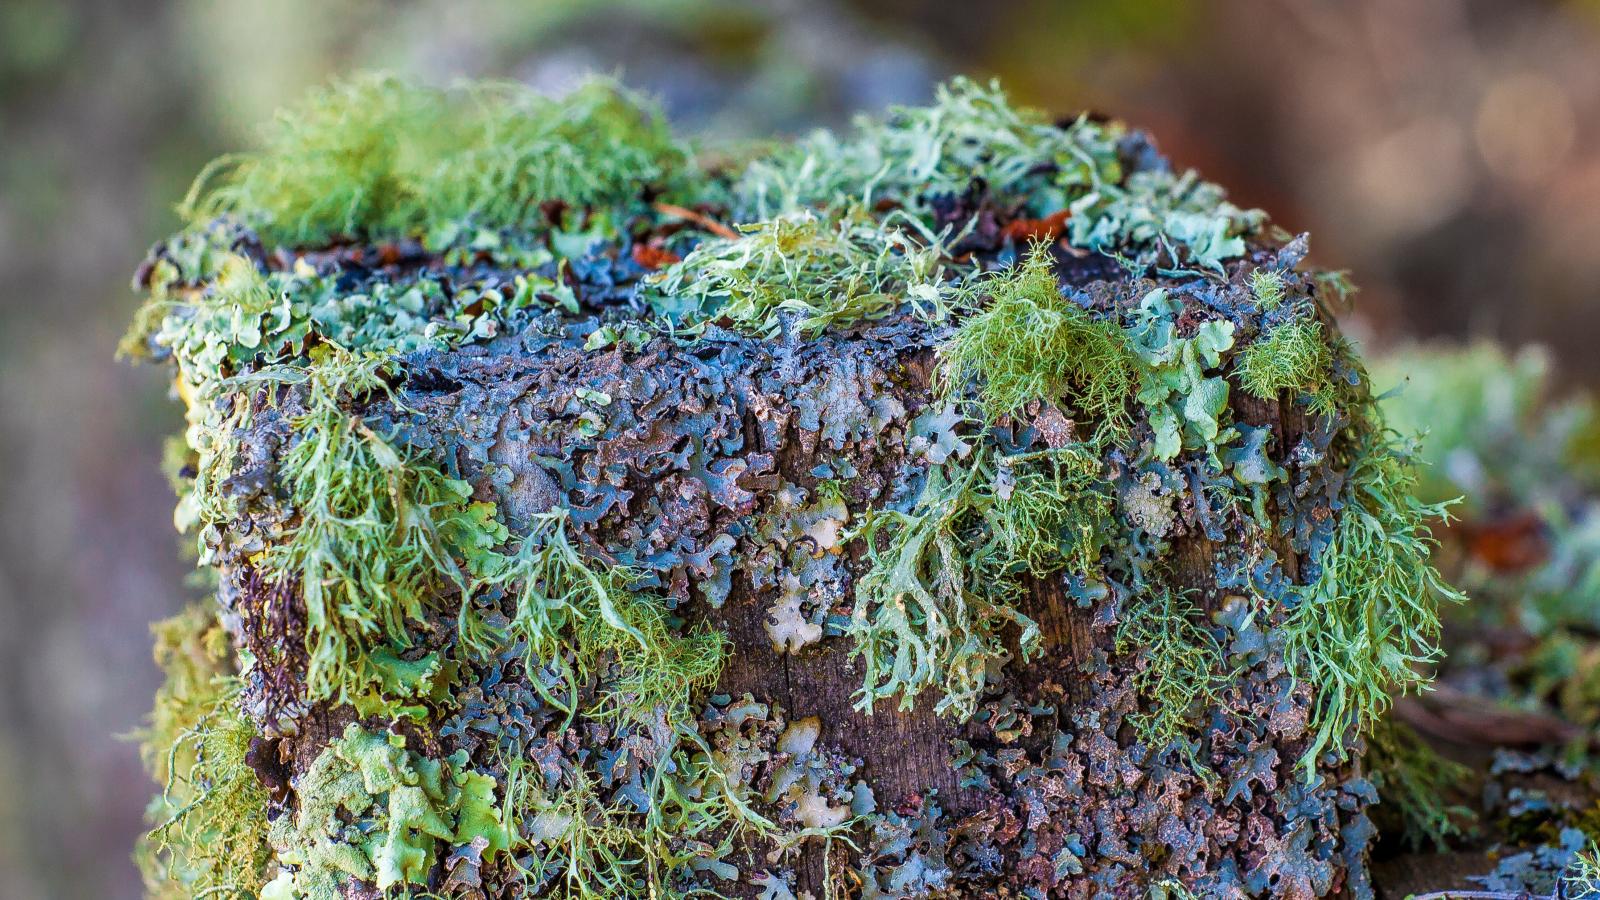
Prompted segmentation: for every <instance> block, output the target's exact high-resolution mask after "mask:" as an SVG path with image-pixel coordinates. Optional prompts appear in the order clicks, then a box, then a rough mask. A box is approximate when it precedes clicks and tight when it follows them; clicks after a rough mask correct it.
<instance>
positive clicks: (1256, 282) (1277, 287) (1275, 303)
mask: <svg viewBox="0 0 1600 900" xmlns="http://www.w3.org/2000/svg"><path fill="white" fill-rule="evenodd" d="M1250 293H1251V294H1252V295H1254V296H1255V298H1256V306H1257V307H1259V308H1260V309H1261V310H1262V311H1264V312H1272V311H1273V310H1275V309H1277V308H1278V307H1280V306H1282V305H1283V300H1284V297H1285V296H1287V294H1288V285H1287V284H1286V283H1285V282H1284V280H1283V275H1282V273H1280V272H1277V271H1275V270H1273V269H1267V268H1259V269H1255V270H1253V271H1251V273H1250Z"/></svg>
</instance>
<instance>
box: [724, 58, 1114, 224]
mask: <svg viewBox="0 0 1600 900" xmlns="http://www.w3.org/2000/svg"><path fill="white" fill-rule="evenodd" d="M1121 135H1122V131H1121V129H1120V126H1105V125H1101V124H1098V123H1095V122H1090V121H1088V120H1087V119H1080V120H1079V121H1077V122H1075V123H1073V124H1071V125H1069V126H1068V127H1066V128H1060V127H1057V126H1056V125H1055V124H1054V123H1053V122H1051V121H1049V120H1048V119H1047V118H1046V117H1045V116H1044V115H1043V114H1042V113H1040V112H1038V111H1037V110H1032V109H1026V108H1018V107H1016V106H1014V105H1012V104H1011V102H1010V101H1009V100H1008V99H1007V98H1006V96H1005V94H1004V93H1003V92H1002V91H1001V90H1000V88H999V86H998V85H997V84H994V83H990V84H988V85H984V84H980V83H978V82H975V81H972V80H969V79H966V78H956V79H954V80H952V81H951V82H950V83H949V84H945V85H940V86H939V88H938V90H937V92H936V94H935V97H934V102H933V104H932V105H930V106H926V107H895V108H893V109H891V110H890V111H889V113H888V115H887V116H886V117H885V118H884V119H883V120H882V121H878V120H875V119H872V118H867V117H862V118H860V119H858V120H857V121H856V131H855V133H854V134H852V135H850V136H849V137H847V138H844V139H841V138H839V137H838V136H836V135H834V134H832V133H829V132H825V131H824V132H818V133H816V134H814V135H812V136H811V137H809V138H807V139H805V140H802V141H799V142H797V143H795V144H792V145H789V146H784V147H779V148H775V149H774V150H773V151H772V152H771V153H769V154H767V155H765V156H763V157H761V158H759V159H756V160H754V161H753V162H752V163H751V164H750V165H749V166H748V167H747V168H746V170H745V171H744V173H743V174H742V176H741V177H740V178H739V179H738V180H737V181H736V182H735V184H734V193H735V196H736V198H737V199H738V201H739V203H740V205H741V206H742V208H743V209H745V210H748V211H749V213H750V218H754V219H767V218H771V217H773V216H776V215H780V214H783V213H786V212H789V211H792V210H798V209H826V208H834V209H837V208H841V207H844V206H848V205H854V204H859V205H860V206H863V207H866V208H871V207H872V205H873V204H874V203H876V202H877V201H878V200H880V199H885V198H887V199H891V200H894V201H896V202H898V203H900V204H902V205H904V206H906V207H907V208H909V209H910V210H911V211H912V212H913V213H914V214H916V215H918V216H919V217H922V218H923V219H924V221H926V222H928V223H929V224H932V218H933V215H932V201H933V200H934V198H936V197H939V196H941V195H956V196H959V195H963V194H965V193H966V192H967V189H968V187H969V186H970V185H971V184H972V183H973V182H974V181H980V182H981V183H983V184H984V185H986V186H987V188H988V190H989V191H990V192H991V194H992V195H993V196H994V197H995V198H996V200H997V201H998V202H999V203H1002V204H1007V203H1011V202H1025V203H1027V204H1028V206H1029V207H1030V208H1031V209H1034V210H1036V211H1037V212H1038V213H1039V214H1041V215H1042V214H1044V213H1050V212H1055V211H1056V210H1060V209H1065V208H1066V207H1067V204H1068V203H1070V202H1072V201H1073V200H1074V199H1076V198H1078V197H1080V196H1082V195H1083V194H1084V193H1085V192H1086V191H1088V190H1090V189H1091V188H1093V187H1096V186H1100V185H1104V184H1107V183H1114V182H1117V181H1119V180H1121V177H1122V169H1121V165H1120V163H1119V162H1118V160H1117V153H1116V141H1117V139H1118V138H1119V137H1120V136H1121Z"/></svg>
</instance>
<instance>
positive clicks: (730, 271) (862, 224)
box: [653, 212, 948, 338]
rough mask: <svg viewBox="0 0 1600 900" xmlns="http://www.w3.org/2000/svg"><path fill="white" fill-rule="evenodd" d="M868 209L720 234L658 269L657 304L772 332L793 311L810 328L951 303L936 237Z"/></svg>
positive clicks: (795, 217) (791, 217)
mask: <svg viewBox="0 0 1600 900" xmlns="http://www.w3.org/2000/svg"><path fill="white" fill-rule="evenodd" d="M902 225H903V226H904V227H901V226H896V225H893V224H889V223H885V222H876V221H873V220H872V219H870V218H868V217H867V216H865V215H864V214H862V213H860V212H849V213H846V214H844V215H841V216H839V217H837V218H825V217H822V216H819V215H816V214H814V213H810V212H798V213H790V214H788V215H784V216H779V217H778V218H775V219H770V220H767V221H764V222H758V223H755V224H753V225H745V226H741V228H740V233H739V234H738V236H736V237H725V238H712V239H710V240H707V241H705V242H704V243H702V244H700V246H698V247H696V248H695V249H694V251H693V252H691V253H690V254H689V255H688V256H687V257H685V258H684V259H683V260H682V261H681V262H678V263H675V264H673V265H671V266H669V267H668V268H667V269H666V270H665V271H664V272H662V273H661V275H660V276H659V277H658V278H657V279H656V281H655V283H654V285H653V293H654V295H655V300H656V303H657V305H658V308H662V309H663V311H664V312H668V313H670V314H674V315H675V316H676V317H678V318H682V319H687V320H690V321H696V322H699V321H708V320H709V321H725V322H727V323H728V324H730V325H732V326H733V327H734V328H737V329H739V330H741V331H744V332H746V333H749V334H753V335H757V336H760V337H773V336H775V335H777V334H778V333H779V331H780V330H781V329H782V327H783V321H784V319H785V318H792V319H793V320H794V323H795V327H796V328H797V329H798V330H799V331H800V332H801V333H802V334H804V335H805V336H806V337H812V338H814V337H816V336H817V335H818V334H820V333H821V332H822V331H823V330H824V329H827V328H836V327H842V326H845V325H849V324H851V323H854V322H861V321H870V320H873V319H881V318H883V317H884V316H887V315H888V314H890V313H891V312H894V311H895V310H896V309H898V308H899V307H900V305H901V304H902V303H906V302H909V303H911V304H913V305H916V306H918V307H919V308H922V309H924V310H927V311H929V312H931V313H934V314H940V313H942V312H943V309H944V306H945V302H946V299H947V297H946V295H947V292H948V288H947V287H946V286H945V284H944V279H943V277H942V276H943V259H944V252H943V250H942V248H941V247H940V246H939V242H938V240H937V238H936V237H934V236H933V235H931V234H928V233H927V232H925V231H920V230H918V229H917V228H916V227H915V223H914V222H911V221H909V220H907V221H905V222H903V223H902Z"/></svg>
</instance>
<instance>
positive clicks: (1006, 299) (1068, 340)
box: [940, 245, 1138, 434]
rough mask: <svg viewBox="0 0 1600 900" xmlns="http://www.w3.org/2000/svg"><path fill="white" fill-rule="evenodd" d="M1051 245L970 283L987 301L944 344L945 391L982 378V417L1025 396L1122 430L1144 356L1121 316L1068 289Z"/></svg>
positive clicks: (972, 292) (1098, 426) (1110, 430)
mask: <svg viewBox="0 0 1600 900" xmlns="http://www.w3.org/2000/svg"><path fill="white" fill-rule="evenodd" d="M1052 266H1053V263H1052V259H1051V255H1050V252H1049V250H1048V248H1047V247H1046V246H1044V245H1039V246H1037V247H1035V248H1034V249H1033V250H1032V251H1031V252H1030V253H1029V254H1028V256H1027V258H1026V259H1024V260H1023V262H1022V264H1021V265H1019V266H1017V267H1016V268H1014V269H1011V270H1007V271H1004V272H1001V273H998V274H996V275H995V276H993V277H990V278H986V279H980V280H978V281H976V282H975V283H973V284H972V285H970V286H969V287H968V288H967V293H968V294H969V296H970V297H971V298H972V300H973V301H978V300H982V301H984V302H983V305H982V308H981V309H980V310H978V311H977V312H975V313H974V314H973V315H972V316H971V317H970V318H968V319H967V320H966V321H964V322H963V323H962V324H961V327H960V328H958V329H957V330H956V332H955V334H954V335H953V336H952V337H951V339H950V341H949V342H948V343H947V344H946V345H945V346H944V347H942V348H941V350H940V358H941V365H942V366H943V368H942V370H941V375H942V379H941V381H940V390H941V391H942V392H943V393H944V395H945V396H947V397H950V396H956V395H958V394H963V393H965V391H966V389H967V384H968V382H969V381H976V382H977V391H976V392H977V404H978V416H977V417H978V418H980V419H982V420H983V421H985V422H993V421H995V420H997V419H999V418H1000V417H1001V416H1004V415H1007V414H1010V413H1015V412H1019V411H1020V410H1021V409H1022V408H1023V406H1024V405H1025V404H1028V403H1031V402H1043V403H1048V404H1060V405H1063V406H1065V407H1067V408H1068V409H1070V410H1071V411H1072V412H1073V413H1074V414H1075V415H1076V416H1078V417H1079V419H1080V420H1081V422H1082V424H1083V427H1084V428H1085V430H1087V429H1089V428H1091V427H1092V428H1094V429H1095V430H1096V433H1098V434H1122V433H1125V432H1126V431H1127V429H1128V427H1129V418H1128V411H1127V403H1128V398H1129V395H1130V394H1131V393H1132V391H1133V388H1134V386H1135V384H1136V382H1137V377H1138V376H1137V374H1136V369H1135V364H1136V362H1137V360H1136V358H1135V357H1134V355H1133V351H1132V349H1131V348H1130V346H1129V343H1128V337H1127V335H1126V334H1125V333H1124V332H1123V331H1122V329H1121V328H1118V327H1117V325H1116V323H1114V322H1108V321H1106V320H1103V319H1096V318H1095V317H1094V316H1093V315H1091V314H1090V313H1089V311H1088V310H1086V309H1084V308H1083V307H1081V306H1079V305H1078V304H1077V303H1075V302H1073V301H1072V300H1071V299H1068V298H1066V297H1063V296H1062V294H1061V288H1060V285H1059V284H1058V283H1057V281H1056V276H1055V273H1054V272H1053V271H1052Z"/></svg>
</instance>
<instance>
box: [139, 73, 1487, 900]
mask: <svg viewBox="0 0 1600 900" xmlns="http://www.w3.org/2000/svg"><path fill="white" fill-rule="evenodd" d="M183 209H184V211H185V215H186V217H187V222H188V224H187V226H186V227H185V229H184V230H183V231H182V232H181V233H179V234H177V235H175V236H173V237H171V238H169V239H168V240H166V241H164V242H162V243H160V244H158V245H157V246H156V247H155V248H154V249H153V250H152V251H151V253H150V256H149V258H148V260H147V261H146V263H145V265H144V266H143V267H142V268H141V269H140V271H139V274H138V277H137V281H138V284H139V286H140V287H141V288H143V289H144V290H146V291H147V292H148V295H149V299H148V302H147V303H146V305H145V307H144V308H143V310H142V311H141V312H140V314H139V316H138V318H137V321H136V322H135V323H134V325H133V328H132V329H131V331H130V333H129V335H128V337H127V339H126V342H125V345H124V350H125V352H127V353H128V354H130V355H135V356H145V357H149V358H151V359H155V360H159V361H160V362H162V363H163V364H165V365H167V366H168V367H169V368H170V370H171V372H172V375H173V383H174V392H175V394H176V396H177V397H178V398H179V399H180V400H181V401H182V403H183V404H184V408H185V410H186V413H187V427H186V429H185V430H184V433H183V434H182V435H179V436H177V437H175V438H173V439H172V441H171V443H170V445H169V451H170V452H169V454H168V467H169V472H170V475H171V477H172V481H173V484H174V486H175V487H176V489H177V491H178V495H179V502H178V507H177V514H176V520H177V525H178V527H179V529H180V530H182V531H183V532H184V534H186V535H188V536H190V537H191V538H192V540H193V546H194V548H195V551H196V552H197V553H198V562H199V567H200V572H201V573H202V575H203V576H204V577H205V578H206V579H207V581H208V583H209V585H210V587H211V589H212V590H211V591H210V593H211V596H210V597H208V598H207V599H205V600H204V601H202V602H200V603H198V604H197V605H195V606H194V607H193V608H192V609H191V610H189V611H188V612H186V613H184V614H183V615H181V616H179V617H177V618H175V619H172V620H170V621H167V622H164V623H161V624H160V625H158V626H157V629H156V636H157V647H156V653H157V658H158V660H159V661H160V662H161V664H162V666H163V668H164V669H165V671H166V672H167V683H166V685H165V686H164V687H163V688H162V690H161V692H160V694H159V695H158V697H157V699H156V706H155V711H154V712H153V713H152V715H151V717H150V719H149V726H148V728H147V729H146V731H145V733H144V735H143V740H144V747H145V758H146V762H147V763H148V765H149V767H150V768H151V770H152V772H153V773H154V774H155V776H156V777H157V779H158V780H159V781H160V782H161V783H162V784H163V785H164V788H163V790H162V792H161V793H160V795H159V796H158V797H157V798H156V799H155V800H154V802H153V803H152V805H151V809H150V816H151V820H152V826H153V830H152V831H151V832H150V834H149V836H148V837H147V839H146V840H145V842H144V844H143V846H142V847H141V849H140V859H141V862H142V865H143V870H144V872H145V876H146V879H147V882H148V888H149V892H150V894H151V895H152V896H155V897H195V896H237V897H258V898H261V900H283V898H316V900H333V898H350V897H379V896H399V895H410V896H444V897H473V898H487V897H495V898H499V897H508V898H509V897H547V896H548V897H584V898H591V897H592V898H621V897H640V898H676V897H695V896H727V897H752V898H753V897H759V898H763V900H793V898H801V897H808V896H809V897H813V898H818V900H820V898H823V897H865V898H922V897H940V898H943V897H972V898H978V897H1019V898H1044V897H1072V898H1077V897H1082V898H1089V897H1096V898H1098V897H1119V898H1120V897H1145V896H1155V897H1191V896H1193V897H1286V898H1308V897H1318V896H1327V895H1340V896H1353V897H1370V896H1371V895H1372V890H1371V888H1370V885H1369V879H1368V876H1367V866H1366V858H1367V853H1368V848H1369V845H1370V844H1371V843H1372V842H1373V840H1374V839H1375V829H1374V827H1373V826H1372V824H1371V821H1370V820H1369V818H1368V815H1367V814H1368V811H1369V808H1370V807H1371V806H1372V805H1373V804H1374V803H1376V802H1377V800H1378V796H1377V792H1376V790H1375V788H1374V785H1373V783H1372V782H1371V781H1370V780H1369V779H1368V778H1367V777H1364V775H1363V769H1362V757H1363V755H1364V753H1365V752H1366V747H1367V738H1368V735H1369V734H1370V732H1371V729H1372V728H1373V727H1374V724H1375V723H1376V722H1377V721H1378V719H1379V717H1380V716H1381V714H1382V713H1383V712H1384V711H1385V709H1386V708H1387V706H1388V704H1389V702H1390V699H1391V697H1393V696H1395V695H1398V694H1401V693H1404V692H1407V691H1410V690H1414V689H1417V688H1419V687H1421V686H1422V684H1423V683H1424V682H1425V681H1426V674H1425V673H1426V671H1427V664H1428V663H1429V662H1431V661H1432V660H1433V659H1434V658H1435V656H1436V654H1437V649H1436V639H1437V632H1438V628H1439V623H1438V615H1437V612H1438V604H1439V603H1440V602H1441V601H1448V600H1453V599H1457V598H1458V596H1459V595H1458V594H1457V593H1456V592H1455V591H1454V590H1453V589H1452V588H1451V587H1450V586H1449V585H1447V584H1445V583H1444V582H1443V581H1442V580H1441V579H1440V577H1439V576H1438V574H1437V573H1436V572H1435V570H1434V568H1433V566H1432V564H1431V563H1430V561H1429V555H1430V551H1431V549H1432V539H1431V538H1430V535H1429V523H1430V522H1431V521H1433V520H1435V519H1437V518H1438V517H1440V516H1442V515H1443V514H1444V509H1443V507H1441V506H1432V505H1424V504H1423V503H1421V502H1420V501H1418V500H1417V499H1414V495H1415V490H1414V488H1415V482H1416V478H1417V476H1416V474H1415V472H1414V470H1413V465H1412V455H1413V449H1412V447H1411V445H1410V444H1409V442H1408V441H1407V439H1406V438H1405V437H1403V436H1401V435H1398V434H1395V433H1393V432H1391V431H1390V430H1389V429H1388V428H1387V427H1386V426H1385V424H1384V422H1383V420H1382V419H1381V417H1380V415H1379V412H1378V409H1377V407H1376V406H1375V402H1374V398H1373V395H1372V392H1371V390H1370V389H1369V382H1368V379H1367V377H1366V375H1365V373H1364V371H1363V368H1362V366H1361V363H1360V362H1359V360H1358V359H1357V357H1356V355H1355V353H1354V352H1353V350H1352V348H1351V346H1350V345H1349V344H1348V343H1347V342H1346V341H1345V340H1344V339H1343V338H1342V337H1341V335H1340V332H1339V330H1338V328H1337V326H1336V324H1335V321H1334V318H1333V315H1332V313H1333V311H1334V307H1335V306H1336V305H1337V304H1338V303H1340V302H1341V301H1342V300H1343V298H1344V297H1345V295H1346V294H1347V292H1348V291H1349V290H1350V288H1349V285H1348V284H1347V282H1346V281H1345V280H1344V278H1343V276H1342V275H1341V274H1340V273H1336V272H1326V271H1319V270H1317V269H1315V268H1312V267H1310V266H1308V265H1307V264H1306V262H1305V257H1306V255H1307V252H1308V244H1307V238H1306V237H1305V236H1299V237H1294V236H1291V235H1288V234H1285V233H1282V232H1281V231H1280V230H1278V229H1276V228H1274V227H1273V226H1272V225H1271V224H1270V223H1269V222H1268V220H1267V219H1266V217H1265V215H1264V214H1262V213H1261V212H1259V211H1253V210H1244V209H1240V208H1238V207H1235V206H1233V205H1232V204H1230V203H1229V202H1228V201H1227V200H1226V199H1225V197H1224V193H1223V191H1222V190H1221V189H1220V188H1219V187H1217V186H1216V185H1214V184H1211V183H1208V182H1206V181H1204V180H1202V179H1201V178H1200V177H1199V176H1197V175H1196V174H1195V173H1193V172H1179V171H1175V170H1174V169H1173V168H1172V167H1171V166H1170V165H1169V164H1168V162H1167V160H1166V159H1164V158H1163V157H1162V156H1161V155H1160V154H1159V153H1158V152H1157V150H1156V149H1155V147H1154V145H1153V144H1152V142H1151V141H1150V139H1149V138H1147V137H1146V136H1145V135H1144V134H1142V133H1140V132H1137V131H1133V130H1129V129H1127V128H1125V127H1124V126H1123V125H1121V124H1119V123H1116V122H1105V121H1099V120H1094V119H1090V118H1080V119H1076V120H1065V121H1060V122H1057V121H1054V120H1052V119H1049V118H1047V117H1045V116H1043V115H1042V114H1040V113H1037V112H1034V111H1032V110H1026V109H1019V108H1016V107H1014V106H1012V105H1011V104H1010V103H1009V102H1008V101H1007V99H1006V97H1005V96H1004V94H1002V93H1001V92H1000V90H999V89H998V88H997V87H995V86H991V85H984V84H978V83H975V82H971V81H966V80H956V81H953V82H951V83H949V84H947V85H945V86H943V87H941V88H940V89H939V90H938V92H937V95H936V97H935V99H934V101H933V103H932V104H931V105H929V106H926V107H911V108H896V109H893V110H891V111H889V112H888V113H887V115H885V116H883V117H882V118H864V119H862V120H860V121H859V122H858V123H857V124H856V126H855V127H854V128H852V129H851V130H849V131H847V132H844V133H837V134H836V133H829V132H819V133H817V134H814V135H811V136H809V137H805V138H802V139H799V140H795V141H789V142H782V143H776V144H772V145H767V146H762V147H759V148H751V149H741V148H727V147H717V148H707V147H702V146H697V145H696V144H694V143H693V142H691V141H687V140H685V139H683V138H681V137H679V136H677V135H674V134H673V133H672V131H671V130H670V129H669V128H668V126H667V125H666V124H665V122H664V121H663V120H662V117H661V116H660V115H659V114H658V113H657V112H656V111H655V110H654V109H653V107H652V106H651V105H650V104H649V103H647V102H644V101H642V100H641V99H640V98H638V97H635V96H633V95H631V94H630V93H628V92H627V91H625V90H623V89H621V88H619V87H618V86H616V85H614V84H610V83H606V82H594V83H592V84H588V85H585V86H583V87H581V88H579V89H577V90H576V91H574V92H572V93H571V94H569V95H568V96H566V97H563V98H561V99H550V98H546V97H543V96H540V95H537V94H534V93H531V92H528V91H525V90H523V89H521V88H518V87H514V86H507V85H464V86H459V87H453V88H449V89H433V88H426V87H419V86H415V85H411V84H407V83H403V82H400V81H396V80H392V79H386V78H380V77H363V78H357V79H354V80H350V81H344V82H340V83H336V84H334V85H332V86H330V87H328V88H326V89H324V90H322V91H320V92H318V93H316V94H315V95H313V96H311V97H309V98H307V100H306V101H305V102H304V103H302V104H301V105H299V106H296V107H293V108H290V109H287V110H285V111H284V112H283V113H281V114H280V115H279V117H278V118H277V119H275V120H274V121H273V122H272V123H270V124H269V125H268V126H267V128H266V129H265V131H264V133H263V134H262V137H261V140H260V143H259V145H258V147H257V149H254V150H251V151H247V152H244V153H240V154H236V155H232V156H229V157H225V158H223V159H220V160H218V161H217V162H215V163H213V164H212V165H211V166H210V167H208V168H207V169H206V170H205V171H203V172H202V173H201V175H200V176H199V178H198V179H197V181H196V182H195V185H194V187H193V189H192V191H191V192H190V194H189V196H188V198H187V199H186V201H185V203H184V207H183Z"/></svg>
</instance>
